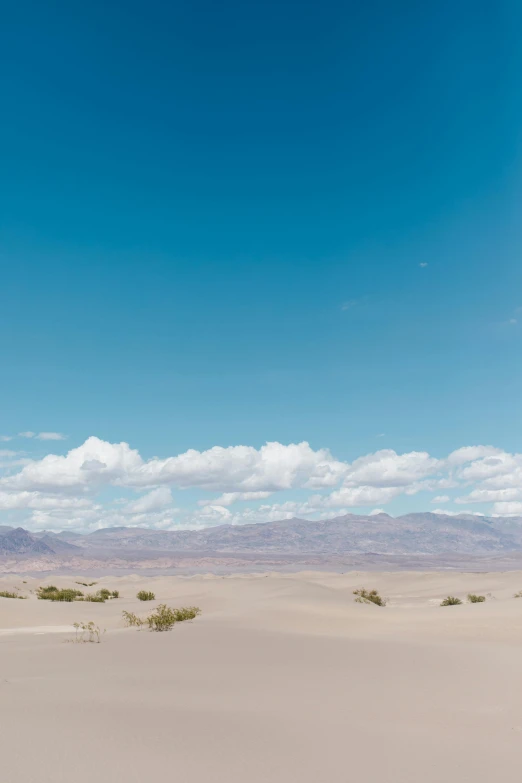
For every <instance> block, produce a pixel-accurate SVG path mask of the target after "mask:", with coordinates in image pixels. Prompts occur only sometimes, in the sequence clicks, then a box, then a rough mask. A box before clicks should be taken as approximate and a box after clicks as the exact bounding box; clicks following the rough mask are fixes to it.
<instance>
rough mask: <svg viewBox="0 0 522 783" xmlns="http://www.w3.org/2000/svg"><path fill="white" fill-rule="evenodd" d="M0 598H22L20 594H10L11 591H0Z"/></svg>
mask: <svg viewBox="0 0 522 783" xmlns="http://www.w3.org/2000/svg"><path fill="white" fill-rule="evenodd" d="M0 598H22V596H19V595H18V593H10V592H9V590H0Z"/></svg>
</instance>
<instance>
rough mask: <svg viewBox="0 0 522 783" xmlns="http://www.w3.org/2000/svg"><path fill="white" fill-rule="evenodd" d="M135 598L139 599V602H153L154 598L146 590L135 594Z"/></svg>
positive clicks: (152, 594)
mask: <svg viewBox="0 0 522 783" xmlns="http://www.w3.org/2000/svg"><path fill="white" fill-rule="evenodd" d="M136 598H139V600H140V601H154V600H155V598H156V596H155V595H154V593H151V592H149V591H148V590H140V592H139V593H137V595H136Z"/></svg>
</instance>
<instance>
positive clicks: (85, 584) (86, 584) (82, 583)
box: [76, 582, 96, 587]
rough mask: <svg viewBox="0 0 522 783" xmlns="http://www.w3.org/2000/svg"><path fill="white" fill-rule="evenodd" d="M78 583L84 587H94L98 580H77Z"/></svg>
mask: <svg viewBox="0 0 522 783" xmlns="http://www.w3.org/2000/svg"><path fill="white" fill-rule="evenodd" d="M76 584H77V585H83V587H92V586H93V585H95V584H96V582H76Z"/></svg>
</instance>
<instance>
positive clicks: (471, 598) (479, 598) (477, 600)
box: [468, 593, 486, 604]
mask: <svg viewBox="0 0 522 783" xmlns="http://www.w3.org/2000/svg"><path fill="white" fill-rule="evenodd" d="M485 600H486V596H485V595H475V593H468V603H470V604H483V603H484V601H485Z"/></svg>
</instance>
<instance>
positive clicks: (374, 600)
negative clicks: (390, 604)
mask: <svg viewBox="0 0 522 783" xmlns="http://www.w3.org/2000/svg"><path fill="white" fill-rule="evenodd" d="M353 594H354V596H355V600H356V601H357V603H359V604H376V606H386V601H385V600H384V598H381V596H380V595H379V593H378V592H377V590H365V589H364V587H361V588H360V589H359V590H354V591H353Z"/></svg>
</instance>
